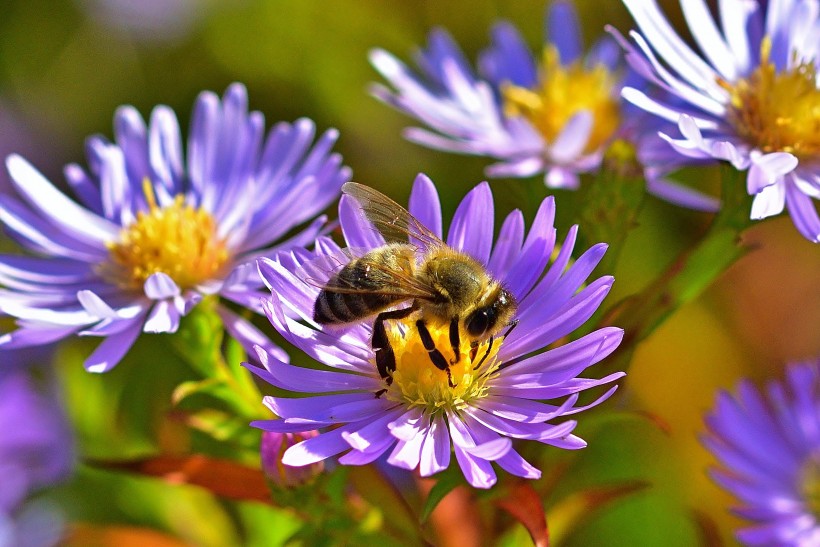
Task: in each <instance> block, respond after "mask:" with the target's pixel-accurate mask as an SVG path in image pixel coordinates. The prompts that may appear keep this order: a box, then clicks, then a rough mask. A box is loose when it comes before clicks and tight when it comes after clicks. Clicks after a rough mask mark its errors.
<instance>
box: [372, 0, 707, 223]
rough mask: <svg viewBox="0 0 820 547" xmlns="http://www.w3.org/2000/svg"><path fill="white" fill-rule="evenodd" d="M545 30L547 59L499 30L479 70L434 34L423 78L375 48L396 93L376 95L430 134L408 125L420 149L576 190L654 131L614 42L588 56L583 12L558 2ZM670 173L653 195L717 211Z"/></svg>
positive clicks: (378, 89)
mask: <svg viewBox="0 0 820 547" xmlns="http://www.w3.org/2000/svg"><path fill="white" fill-rule="evenodd" d="M546 32H547V37H546V41H545V46H544V52H543V54H542V55H541V56H540V57H539V58H536V56H534V55H533V54H532V52H531V51H530V50H529V48H528V47H527V45H526V44H525V43H524V40H523V38H522V37H521V35H520V34H519V33H518V31H517V30H516V29H515V27H513V26H512V25H511V24H509V23H506V22H502V23H499V24H497V25H496V26H495V27H494V28H493V31H492V44H491V46H490V47H489V48H488V49H487V50H485V51H484V52H483V53H482V54H481V55H480V58H479V62H478V70H477V71H474V70H473V69H472V67H471V66H470V64H469V62H468V61H467V60H466V59H465V57H464V55H463V53H462V52H461V50H460V49H459V47H458V45H456V43H455V42H454V41H453V39H452V38H451V37H450V35H449V34H447V32H446V31H444V30H435V31H433V32H432V33H431V34H430V38H429V45H428V47H427V49H425V50H422V51H420V52H418V54H417V55H416V59H415V60H416V64H417V65H418V67H419V69H418V72H414V71H413V70H411V69H410V68H408V67H407V66H405V65H404V64H403V63H402V62H401V61H399V60H398V59H397V58H396V57H394V56H393V55H391V54H389V53H387V52H386V51H383V50H380V49H377V50H374V51H372V52H371V54H370V61H371V63H372V64H373V66H374V67H375V68H376V69H377V70H378V71H379V72H380V73H381V74H382V76H384V77H385V78H386V79H387V81H388V82H389V83H390V84H391V85H392V87H393V89H388V88H387V87H384V86H381V85H375V86H374V87H373V94H374V95H375V96H376V97H377V98H378V99H380V100H382V101H384V102H385V103H387V104H389V105H391V106H393V107H395V108H397V109H399V110H401V111H403V112H405V113H407V114H409V115H410V116H413V117H415V118H416V119H418V120H419V121H420V122H422V123H423V124H425V125H426V126H427V127H428V128H429V129H423V128H418V127H413V128H408V129H407V130H406V131H405V136H406V137H407V138H408V139H409V140H411V141H413V142H416V143H418V144H421V145H424V146H428V147H431V148H436V149H439V150H446V151H450V152H459V153H465V154H473V155H479V156H488V157H491V158H495V159H497V160H499V162H498V163H496V164H494V165H491V166H489V167H488V168H487V170H486V173H487V175H488V176H491V177H502V176H510V177H529V176H533V175H536V174H541V173H543V174H544V182H545V184H546V185H547V186H548V187H550V188H570V189H574V188H577V187H578V184H579V177H578V175H579V173H587V172H590V171H595V170H597V169H599V168H600V166H601V160H602V158H603V154H604V151H605V150H606V148H607V146H608V145H609V144H610V143H611V142H612V141H613V140H614V139H616V138H626V139H627V140H630V141H631V142H632V143H633V144H635V145H637V146H639V147H640V146H642V145H643V143H644V142H645V141H644V140H643V139H641V138H640V136H641V135H642V134H644V133H646V132H647V129H646V128H645V127H643V126H642V125H641V123H639V120H637V119H636V116H635V115H638V117H641V116H642V115H643V113H642V112H641V111H639V110H637V109H636V110H635V111H634V112H633V113H632V114H633V115H629V114H628V113H626V112H624V111H623V110H622V106H621V105H620V104H619V103H620V99H619V93H620V90H621V87H622V85H623V83H624V82H623V79H624V78H625V77H628V76H623V77H622V76H621V75H619V72H622V71H619V70H618V67H617V65H618V63H619V55H618V48H617V45H616V44H615V42H614V41H613V40H611V39H609V37H606V38H603V39H601V40H599V41H598V42H597V43H595V44H594V45H593V46H592V48H591V49H590V50H589V52H587V53H586V54H585V53H584V51H583V46H582V38H581V32H580V27H579V23H578V18H577V14H576V12H575V9H574V7H573V5H572V4H570V3H568V2H564V1H557V2H553V3H552V4H551V6H550V9H549V11H548V12H547V24H546ZM643 117H644V118H651V117H648V116H643ZM644 121H645V120H644ZM658 128H659V126H656V129H658ZM639 156H641V159H646V158H644V157H643V154H639ZM668 156H671V154H669V155H667V157H668ZM647 158H650V159H653V160H655V159H658V160H659V161H663V160H665V159H666V158H656V157H655V156H651V157H650V156H647ZM659 165H665V164H664V163H659ZM668 171H669V170H668V169H654V170H652V171H648V172H647V174H648V175H651V177H650V178H648V182H649V184H648V186H647V188H648V190H649V191H650V192H652V193H655V194H656V195H658V196H659V197H662V198H664V199H668V200H670V201H673V202H675V203H679V204H682V205H686V206H689V207H696V208H707V209H710V208H713V205H714V204H713V203H711V202H710V200H708V199H706V200H705V199H704V197H703V196H702V195H698V194H696V193H695V192H694V191H691V190H689V191H687V190H682V189H681V188H680V187H678V186H677V185H675V184H674V183H673V182H671V181H668V180H666V179H665V178H664V176H665V175H666V174H667V173H668Z"/></svg>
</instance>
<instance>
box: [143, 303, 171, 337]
mask: <svg viewBox="0 0 820 547" xmlns="http://www.w3.org/2000/svg"><path fill="white" fill-rule="evenodd" d="M179 317H180V315H179V311H177V309H176V307H175V306H174V304H173V302H171V301H168V300H162V301H160V302H157V303H155V304H154V305H153V307H152V308H151V311H150V312H149V313H148V319H146V321H145V325H143V329H142V330H143V332H153V333H159V332H165V333H174V332H176V331H177V329H178V328H179Z"/></svg>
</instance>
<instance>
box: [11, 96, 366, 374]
mask: <svg viewBox="0 0 820 547" xmlns="http://www.w3.org/2000/svg"><path fill="white" fill-rule="evenodd" d="M264 127H265V123H264V117H263V115H262V114H261V113H260V112H248V98H247V92H246V90H245V87H244V86H242V85H240V84H234V85H232V86H230V87H229V88H228V90H227V91H226V92H225V96H224V98H223V99H222V100H220V99H219V97H217V96H216V95H215V94H213V93H203V94H201V95H200V96H199V98H198V100H197V102H196V105H195V107H194V113H193V118H192V122H191V129H190V135H189V136H188V146H187V153H185V152H184V151H183V146H182V140H181V135H180V130H179V125H178V123H177V120H176V116H175V115H174V113H173V112H172V111H171V110H170V109H169V108H167V107H165V106H159V107H157V108H155V109H154V111H153V113H152V115H151V120H150V123H149V124H148V126H147V127H146V125H145V123H144V122H143V120H142V118H141V117H140V115H139V114H138V113H137V111H136V110H135V109H134V108H132V107H127V106H126V107H122V108H120V109H119V110H118V111H117V114H116V116H115V120H114V128H115V135H116V139H115V142H114V143H111V142H109V141H107V140H106V139H105V138H103V137H100V136H96V137H92V138H90V139H89V140H88V143H87V154H88V164H89V166H88V171H86V170H84V169H83V168H82V167H80V166H79V165H75V164H72V165H69V166H67V167H66V169H65V176H66V179H67V181H68V183H69V185H70V186H71V187H72V189H73V191H74V194H75V195H76V196H77V199H78V202H75V201H73V200H71V199H70V198H68V197H66V195H64V194H63V193H61V192H60V191H59V190H57V189H56V188H55V187H54V185H52V184H51V183H50V182H49V181H48V180H46V179H45V178H44V177H43V176H42V175H41V174H40V173H39V172H38V171H37V170H36V169H35V168H34V167H32V166H31V165H30V164H29V163H27V162H26V160H24V159H23V158H21V157H19V156H16V155H12V156H10V157H9V158H8V159H7V160H6V165H7V167H8V170H9V173H10V175H11V179H12V183H13V186H14V188H15V190H16V191H17V194H19V198H17V197H13V196H11V195H0V221H2V223H3V224H4V225H5V227H6V229H7V231H8V233H9V234H10V235H11V236H12V237H14V238H15V239H16V240H17V241H19V242H20V243H21V245H22V246H23V247H25V248H26V249H27V250H29V251H31V253H33V254H34V255H35V256H17V255H14V256H10V255H2V256H0V283H2V284H3V285H5V287H6V289H5V290H2V291H0V310H1V311H2V312H4V313H5V314H8V315H11V316H14V317H16V318H17V319H18V326H19V328H18V329H17V330H16V331H14V332H11V333H8V334H5V335H4V336H2V337H0V347H4V348H19V347H26V346H31V345H38V344H47V343H50V342H53V341H55V340H60V339H62V338H64V337H66V336H69V335H72V334H75V333H79V334H80V335H87V336H100V337H104V338H105V340H104V341H103V342H102V343H101V344H100V345H99V346H98V348H97V349H96V351H95V352H94V353H93V354H92V355H91V356H90V357H89V358H88V360H87V361H86V363H85V365H86V368H87V369H88V370H90V371H94V372H103V371H107V370H109V369H110V368H111V367H113V366H114V365H116V364H117V363H118V362H119V361H120V359H121V358H122V357H123V355H124V354H125V353H126V352H127V351H128V349H129V348H130V347H131V345H132V344H133V342H134V341H135V340H136V338H137V337H138V336H139V333H140V332H166V333H169V332H174V331H176V330H177V327H178V325H179V321H180V317H182V316H184V315H186V314H187V313H189V312H190V311H191V309H192V308H193V307H194V306H196V304H197V303H198V302H199V301H200V300H201V299H202V298H203V297H206V296H208V295H218V296H219V297H222V298H223V299H225V300H229V301H232V302H235V303H237V304H239V305H240V306H245V307H247V308H250V309H252V310H254V311H257V312H261V309H260V306H259V296H260V295H261V294H262V290H264V287H263V286H262V283H261V280H260V279H259V276H258V274H257V271H256V268H255V267H254V260H255V259H256V258H257V257H259V256H268V255H271V254H272V253H274V252H275V251H276V250H278V249H280V248H286V247H287V246H289V245H302V244H306V243H312V242H313V241H314V240H315V238H316V236H317V234H318V233H319V231H320V230H321V229H322V227H323V225H324V224H325V218H324V217H318V218H315V217H316V215H318V214H319V213H320V212H321V211H322V210H323V209H324V208H325V207H327V206H328V205H330V203H332V202H333V200H334V199H336V197H337V196H338V194H339V189H340V187H341V185H342V184H343V183H344V182H345V181H346V180H348V178H349V176H350V170H349V169H348V168H347V167H343V166H342V165H341V158H340V157H339V155H338V154H333V153H331V148H332V146H333V143H334V142H335V140H336V138H337V136H338V135H337V132H336V131H335V130H329V131H327V132H325V133H324V134H323V135H322V136H321V137H319V138H318V139H316V141H315V142H314V136H315V132H316V128H315V126H314V124H313V122H312V121H310V120H307V119H301V120H298V121H296V122H295V123H293V124H287V123H278V124H277V125H275V126H274V127H273V129H272V130H271V131H270V132H269V133H268V135H267V137H266V136H265V130H264ZM20 198H22V199H20ZM303 223H309V224H308V225H307V226H306V227H303V228H302V229H300V230H299V231H298V232H296V235H293V236H292V237H291V238H290V239H288V240H283V238H284V236H286V235H287V234H289V233H290V232H292V231H293V230H294V228H297V227H299V226H300V225H302V224H303ZM217 309H218V312H219V314H220V316H221V318H222V320H223V321H224V324H225V327H226V328H227V329H228V331H229V332H230V334H231V335H232V336H234V337H235V338H237V339H238V340H239V341H240V342H242V343H243V344H244V345H245V346H246V347H248V348H251V347H252V346H253V345H254V344H256V343H262V342H261V341H262V339H263V338H264V337H263V336H262V335H261V333H259V331H258V330H257V329H255V327H253V326H252V325H251V324H250V323H249V322H248V321H246V320H243V319H242V318H240V317H239V316H238V315H237V314H235V313H234V312H232V311H231V310H229V309H228V308H227V307H226V306H224V305H220V306H219V307H218V308H217ZM271 349H272V348H271ZM272 351H275V350H273V349H272ZM279 354H280V356H282V355H281V352H280V353H279Z"/></svg>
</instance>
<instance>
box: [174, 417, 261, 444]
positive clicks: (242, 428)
mask: <svg viewBox="0 0 820 547" xmlns="http://www.w3.org/2000/svg"><path fill="white" fill-rule="evenodd" d="M185 421H186V423H187V424H188V426H189V427H191V428H192V429H196V430H197V431H200V432H202V433H204V434H206V435H208V436H209V437H211V438H213V439H215V440H217V441H220V442H224V443H231V444H234V445H236V446H239V447H242V448H246V449H248V450H250V451H254V452H258V450H259V432H258V431H257V430H255V429H253V428H251V427H249V426H248V422H247V421H246V420H244V419H242V418H238V417H237V416H235V415H233V414H231V413H228V412H222V411H220V410H214V409H205V410H200V411H198V412H196V413H193V414H190V415H188V416H187V418H186V420H185Z"/></svg>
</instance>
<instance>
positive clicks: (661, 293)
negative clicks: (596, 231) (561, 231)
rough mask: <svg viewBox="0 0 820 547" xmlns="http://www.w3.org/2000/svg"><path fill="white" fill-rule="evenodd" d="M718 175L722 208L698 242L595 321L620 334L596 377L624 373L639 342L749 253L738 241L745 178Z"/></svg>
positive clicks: (747, 201) (745, 216)
mask: <svg viewBox="0 0 820 547" xmlns="http://www.w3.org/2000/svg"><path fill="white" fill-rule="evenodd" d="M721 175H722V177H721V183H722V192H721V197H722V208H721V211H720V212H719V213H718V214H717V215H716V216H715V218H714V220H713V221H712V224H711V225H710V227H709V229H708V230H707V231H706V233H705V234H704V235H703V237H702V238H701V239H700V241H698V243H697V244H696V245H695V246H694V247H692V248H690V249H686V250H684V251H683V252H682V253H681V254H680V255H679V256H678V257H677V258H676V259H675V260H674V261H673V262H672V264H671V265H670V266H668V267H667V268H666V270H665V271H664V272H663V273H661V275H660V276H659V277H658V278H657V279H655V280H654V281H653V282H652V283H651V284H650V285H649V286H647V287H646V288H645V289H644V290H642V291H641V292H640V293H637V294H634V295H631V296H629V297H627V298H625V299H624V300H622V301H621V302H619V303H618V304H616V305H615V306H613V308H612V309H611V310H609V312H608V313H607V314H606V315H605V316H604V317H603V319H602V320H601V321H600V325H616V326H619V327H621V328H623V329H624V331H625V336H624V341H623V342H622V343H621V346H620V347H619V348H618V351H617V352H616V354H615V355H613V356H612V357H611V358H610V359H608V360H607V362H606V363H605V365H604V368H605V369H606V370H604V371H601V372H602V373H609V372H614V371H622V370H626V369H627V367H628V365H629V363H630V361H631V358H632V354H633V353H634V351H635V348H636V346H637V344H638V343H639V342H641V341H642V340H644V339H646V338H647V337H648V336H649V335H650V334H651V333H652V332H653V331H654V330H655V329H656V328H657V327H658V326H660V325H661V324H662V323H663V322H664V321H665V320H666V319H667V318H668V317H669V316H670V315H671V314H672V313H674V312H675V311H676V310H677V309H678V308H679V307H681V306H682V305H684V304H686V303H688V302H691V301H692V300H694V299H695V298H697V297H698V296H699V295H700V294H701V293H702V292H703V291H704V290H705V289H706V288H707V287H708V286H709V285H711V284H712V282H713V281H714V280H715V279H716V278H717V277H718V276H720V275H721V274H722V273H723V272H724V271H726V270H727V269H728V268H729V267H730V266H731V265H732V264H734V263H735V262H736V261H737V260H738V259H739V258H741V257H742V256H743V255H744V254H746V253H747V252H748V251H749V250H750V247H749V245H748V244H746V243H744V242H743V241H742V239H741V234H742V232H743V231H744V230H745V229H746V228H748V227H749V226H750V225H751V220H750V219H749V211H750V209H751V198H750V197H749V196H748V195H747V194H746V190H745V183H744V178H745V176H744V175H745V173H742V172H738V171H736V170H735V169H733V168H732V167H731V166H728V165H726V166H724V167H723V170H722V173H721Z"/></svg>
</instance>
